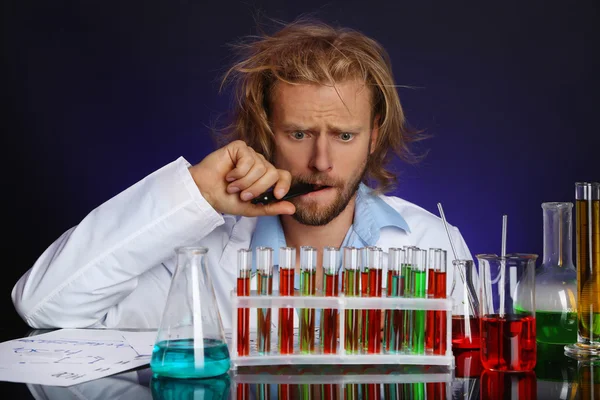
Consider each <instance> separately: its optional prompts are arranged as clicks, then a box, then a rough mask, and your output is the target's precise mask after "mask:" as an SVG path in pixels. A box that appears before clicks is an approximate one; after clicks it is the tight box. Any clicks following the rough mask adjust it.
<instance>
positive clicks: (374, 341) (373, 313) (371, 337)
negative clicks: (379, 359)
mask: <svg viewBox="0 0 600 400" xmlns="http://www.w3.org/2000/svg"><path fill="white" fill-rule="evenodd" d="M382 279H383V273H382V271H381V270H380V269H371V270H369V296H370V297H381V295H382V288H381V280H382ZM368 315H369V320H368V323H369V324H368V326H367V327H366V329H367V343H368V347H367V352H368V353H370V354H379V353H381V310H368Z"/></svg>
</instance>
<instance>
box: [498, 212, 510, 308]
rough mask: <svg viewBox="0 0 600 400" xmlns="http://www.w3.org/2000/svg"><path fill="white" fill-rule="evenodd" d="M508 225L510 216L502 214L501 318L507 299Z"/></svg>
mask: <svg viewBox="0 0 600 400" xmlns="http://www.w3.org/2000/svg"><path fill="white" fill-rule="evenodd" d="M507 225H508V216H507V215H506V214H504V215H503V216H502V249H501V255H502V258H501V259H500V289H499V293H500V310H499V311H500V318H503V317H504V301H505V291H504V285H506V259H505V257H506V228H507Z"/></svg>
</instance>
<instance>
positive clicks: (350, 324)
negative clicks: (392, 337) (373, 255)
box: [344, 247, 361, 354]
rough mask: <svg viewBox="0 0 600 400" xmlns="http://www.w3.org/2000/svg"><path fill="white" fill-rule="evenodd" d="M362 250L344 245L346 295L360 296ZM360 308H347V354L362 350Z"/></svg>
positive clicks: (345, 333)
mask: <svg viewBox="0 0 600 400" xmlns="http://www.w3.org/2000/svg"><path fill="white" fill-rule="evenodd" d="M359 258H360V251H359V249H358V248H356V247H344V279H345V282H344V296H346V297H358V296H360V277H359V275H360V262H359ZM360 332H361V331H360V310H345V322H344V348H345V350H346V354H358V353H359V352H360V340H359V339H360Z"/></svg>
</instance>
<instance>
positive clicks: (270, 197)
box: [251, 183, 320, 204]
mask: <svg viewBox="0 0 600 400" xmlns="http://www.w3.org/2000/svg"><path fill="white" fill-rule="evenodd" d="M319 189H320V187H319V186H317V185H313V184H310V183H298V184H296V185H294V186H292V187H291V188H290V190H289V192H287V194H286V195H285V196H283V197H282V198H281V199H277V198H275V194H274V193H273V190H268V191H266V192H264V193H263V194H261V195H260V196H257V197H255V198H253V199H252V200H251V203H252V204H270V203H273V202H275V201H282V200H288V199H291V198H292V197H296V196H301V195H303V194H307V193H310V192H314V191H316V190H319Z"/></svg>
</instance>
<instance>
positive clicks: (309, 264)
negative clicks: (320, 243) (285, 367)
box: [300, 246, 317, 353]
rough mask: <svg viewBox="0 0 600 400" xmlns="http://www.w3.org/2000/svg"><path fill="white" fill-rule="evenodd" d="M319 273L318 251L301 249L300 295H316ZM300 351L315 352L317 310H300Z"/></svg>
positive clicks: (306, 247) (305, 247)
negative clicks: (317, 272)
mask: <svg viewBox="0 0 600 400" xmlns="http://www.w3.org/2000/svg"><path fill="white" fill-rule="evenodd" d="M316 271H317V249H316V248H314V247H311V246H302V247H300V293H301V294H302V296H314V295H315V289H316V288H315V283H316V276H317V274H316ZM300 351H301V352H302V353H314V351H315V309H314V308H303V309H301V310H300Z"/></svg>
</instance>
